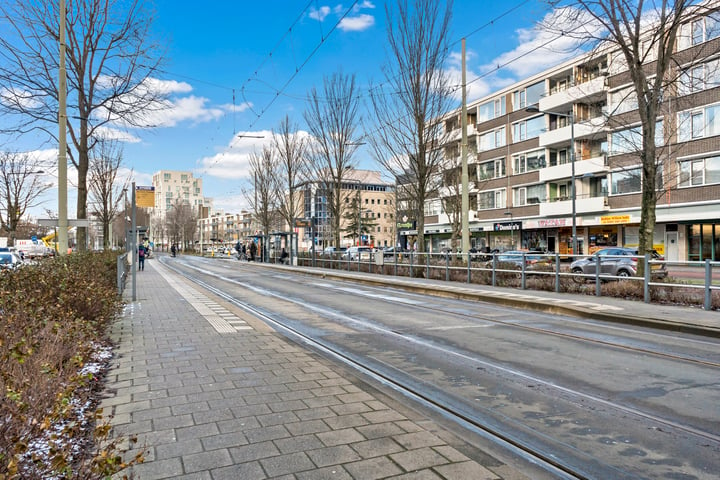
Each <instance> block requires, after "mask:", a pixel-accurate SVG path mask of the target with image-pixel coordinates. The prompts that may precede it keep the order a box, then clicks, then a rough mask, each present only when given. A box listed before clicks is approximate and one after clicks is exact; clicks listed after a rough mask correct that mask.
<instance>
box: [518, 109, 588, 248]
mask: <svg viewBox="0 0 720 480" xmlns="http://www.w3.org/2000/svg"><path fill="white" fill-rule="evenodd" d="M525 111H526V112H530V113H548V114H551V115H557V116H558V117H565V118H567V119H568V120H569V121H570V203H571V204H572V252H573V256H575V255H577V253H578V241H577V213H576V210H575V198H576V195H575V113H574V112H573V109H572V108H571V109H570V113H559V112H550V111H542V110H540V109H539V108H538V106H537V105H531V106H529V107H528V108H526V109H525Z"/></svg>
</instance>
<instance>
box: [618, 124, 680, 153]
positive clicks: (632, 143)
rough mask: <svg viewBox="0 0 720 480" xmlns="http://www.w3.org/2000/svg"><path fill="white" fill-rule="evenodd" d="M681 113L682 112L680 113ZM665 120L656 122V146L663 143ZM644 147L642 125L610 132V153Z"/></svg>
mask: <svg viewBox="0 0 720 480" xmlns="http://www.w3.org/2000/svg"><path fill="white" fill-rule="evenodd" d="M678 115H680V114H678ZM663 133H664V132H663V121H662V120H659V121H658V122H657V123H655V146H660V145H663V142H664V136H663ZM641 149H642V127H641V126H640V125H638V126H637V127H633V128H628V129H626V130H618V131H616V132H612V133H611V134H610V150H609V152H608V153H609V154H610V155H619V154H622V153H632V152H637V151H639V150H641Z"/></svg>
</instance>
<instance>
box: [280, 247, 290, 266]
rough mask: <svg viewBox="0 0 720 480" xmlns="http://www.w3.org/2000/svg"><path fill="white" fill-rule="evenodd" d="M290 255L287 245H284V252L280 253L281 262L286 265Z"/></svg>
mask: <svg viewBox="0 0 720 480" xmlns="http://www.w3.org/2000/svg"><path fill="white" fill-rule="evenodd" d="M288 257H289V255H288V252H287V250H285V247H283V249H282V253H281V254H280V263H282V264H283V265H286V264H287V263H288Z"/></svg>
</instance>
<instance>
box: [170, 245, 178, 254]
mask: <svg viewBox="0 0 720 480" xmlns="http://www.w3.org/2000/svg"><path fill="white" fill-rule="evenodd" d="M170 253H172V256H173V257H174V256H175V253H177V248H175V244H174V243H173V244H172V247H170Z"/></svg>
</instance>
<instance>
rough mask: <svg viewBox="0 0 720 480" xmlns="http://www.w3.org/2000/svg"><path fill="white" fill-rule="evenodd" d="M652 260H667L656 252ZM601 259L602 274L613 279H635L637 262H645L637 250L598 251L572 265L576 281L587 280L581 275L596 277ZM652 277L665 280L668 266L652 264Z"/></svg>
mask: <svg viewBox="0 0 720 480" xmlns="http://www.w3.org/2000/svg"><path fill="white" fill-rule="evenodd" d="M651 254H652V257H651V259H652V260H665V258H664V257H663V256H662V255H660V254H659V253H657V252H656V251H654V250H653V251H652V252H651ZM596 255H597V256H599V257H600V274H601V275H609V276H613V277H634V276H635V275H637V262H638V260H640V261H643V260H642V257H639V256H638V249H637V248H621V247H611V248H603V249H602V250H598V251H597V252H595V254H594V255H593V256H592V257H587V258H581V259H579V260H575V261H574V262H572V263H571V264H570V271H571V272H572V273H574V274H576V277H575V279H576V280H577V281H579V282H582V281H585V280H587V277H582V276H580V274H585V275H595V269H596V265H597V259H596V258H595V256H596ZM650 275H651V277H652V278H653V279H658V278H665V277H667V275H668V271H667V266H666V265H665V264H664V263H652V264H650Z"/></svg>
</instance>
